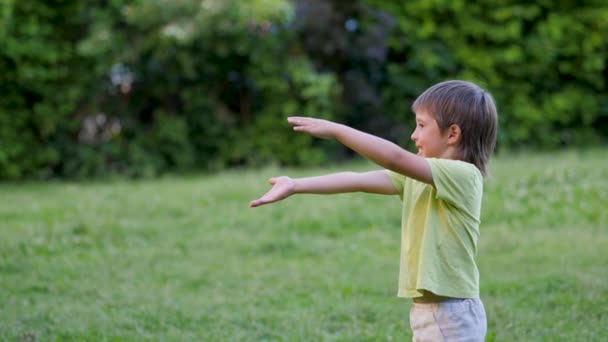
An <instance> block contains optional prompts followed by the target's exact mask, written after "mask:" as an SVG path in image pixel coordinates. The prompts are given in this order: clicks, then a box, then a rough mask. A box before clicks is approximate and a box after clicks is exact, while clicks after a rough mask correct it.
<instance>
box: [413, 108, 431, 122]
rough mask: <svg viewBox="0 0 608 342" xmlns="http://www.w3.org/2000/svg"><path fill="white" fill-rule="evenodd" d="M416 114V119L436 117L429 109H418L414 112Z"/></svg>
mask: <svg viewBox="0 0 608 342" xmlns="http://www.w3.org/2000/svg"><path fill="white" fill-rule="evenodd" d="M414 114H416V120H433V119H435V116H434V115H432V114H430V113H429V112H427V111H424V110H417V111H415V112H414Z"/></svg>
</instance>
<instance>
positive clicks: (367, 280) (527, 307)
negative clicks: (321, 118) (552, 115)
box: [0, 150, 608, 341]
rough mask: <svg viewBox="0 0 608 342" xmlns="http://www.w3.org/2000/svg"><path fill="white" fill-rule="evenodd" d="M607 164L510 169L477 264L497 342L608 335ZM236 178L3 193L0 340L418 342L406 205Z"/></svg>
mask: <svg viewBox="0 0 608 342" xmlns="http://www.w3.org/2000/svg"><path fill="white" fill-rule="evenodd" d="M606 156H607V155H606V151H605V150H592V151H583V152H580V151H568V152H562V153H554V154H541V155H536V154H532V153H528V154H521V155H502V156H498V157H497V158H495V160H494V162H493V177H492V178H491V179H488V180H487V182H486V188H485V193H486V196H485V200H484V209H483V226H482V234H481V242H480V252H479V257H478V260H479V265H480V269H481V275H482V278H481V279H482V283H481V293H482V299H483V300H484V302H485V305H486V311H487V314H488V339H487V340H488V341H606V340H607V339H608V210H607V203H608V168H607V166H608V163H607V162H606ZM349 169H354V170H369V169H374V166H373V165H371V164H368V163H363V162H361V163H358V164H349V165H343V166H334V167H332V168H331V169H329V168H328V169H310V170H279V169H276V168H268V169H264V170H258V171H233V172H226V173H223V174H220V175H201V176H195V177H193V176H190V177H168V178H163V179H160V180H146V181H135V182H132V181H113V182H99V183H84V184H83V183H26V184H4V185H2V186H0V189H1V191H0V196H1V198H0V201H1V203H2V205H1V206H0V222H1V225H0V227H1V228H0V229H1V231H0V234H1V235H0V236H1V239H0V339H1V340H6V341H143V340H150V341H405V340H410V339H411V334H410V329H409V321H408V314H409V307H410V303H409V301H407V300H404V299H401V298H397V297H396V291H397V278H398V264H399V260H398V256H399V248H400V244H399V239H400V202H399V200H398V197H392V196H377V195H367V194H342V195H333V196H321V195H301V196H295V197H292V198H290V199H288V200H287V201H284V202H281V203H277V204H274V205H270V206H266V207H260V208H256V209H250V208H248V203H249V201H250V200H251V199H253V198H255V197H257V196H259V195H261V194H262V193H263V192H265V191H266V190H267V188H268V186H267V183H266V180H267V179H268V178H269V177H271V176H274V175H277V174H283V173H285V174H289V175H292V176H309V175H317V174H321V173H325V172H333V171H340V170H349Z"/></svg>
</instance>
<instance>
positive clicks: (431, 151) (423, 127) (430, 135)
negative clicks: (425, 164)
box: [411, 112, 448, 158]
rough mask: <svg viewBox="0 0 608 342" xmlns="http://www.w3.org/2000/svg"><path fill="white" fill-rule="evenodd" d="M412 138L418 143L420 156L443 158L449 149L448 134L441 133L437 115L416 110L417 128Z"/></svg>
mask: <svg viewBox="0 0 608 342" xmlns="http://www.w3.org/2000/svg"><path fill="white" fill-rule="evenodd" d="M411 138H412V140H413V141H414V142H415V143H416V147H417V148H418V155H419V156H423V157H425V158H441V157H445V154H446V153H447V151H448V142H447V138H448V134H447V132H446V134H441V132H440V130H439V125H438V124H437V121H436V120H435V117H434V116H433V115H431V114H429V113H426V112H416V129H415V130H414V133H412V137H411Z"/></svg>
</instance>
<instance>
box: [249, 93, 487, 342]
mask: <svg viewBox="0 0 608 342" xmlns="http://www.w3.org/2000/svg"><path fill="white" fill-rule="evenodd" d="M412 110H413V111H414V112H415V114H416V129H415V130H414V133H413V134H412V136H411V138H412V140H413V141H414V142H415V143H416V147H417V148H418V153H417V154H414V153H411V152H408V151H406V150H404V149H402V148H401V147H399V146H397V145H395V144H393V143H391V142H389V141H387V140H384V139H381V138H378V137H375V136H373V135H369V134H366V133H363V132H360V131H357V130H355V129H353V128H350V127H347V126H344V125H341V124H338V123H334V122H330V121H326V120H320V119H313V118H302V117H291V118H289V119H288V122H289V123H290V124H291V125H293V129H294V130H295V131H298V132H303V133H308V134H311V135H313V136H316V137H319V138H326V139H336V140H338V141H339V142H341V143H342V144H344V145H345V146H347V147H349V148H351V149H352V150H354V151H356V152H357V153H359V154H361V155H362V156H364V157H366V158H368V159H369V160H371V161H373V162H375V163H376V164H378V165H380V166H382V167H383V168H384V170H378V171H371V172H362V173H355V172H343V173H336V174H330V175H325V176H320V177H310V178H299V179H291V178H289V177H286V176H282V177H277V178H271V179H270V184H272V185H273V187H272V188H271V189H270V191H268V192H267V193H266V194H265V195H264V196H262V197H261V198H259V199H257V200H254V201H252V202H251V203H250V206H251V207H257V206H260V205H263V204H267V203H273V202H276V201H279V200H282V199H284V198H287V197H289V196H290V195H293V194H296V193H313V194H335V193H344V192H357V191H362V192H368V193H376V194H385V195H399V196H400V197H401V199H402V201H403V210H402V228H401V229H402V233H401V260H400V275H399V292H398V295H399V296H400V297H406V298H413V302H414V303H413V305H412V308H411V310H410V325H411V328H412V333H413V339H414V341H444V340H445V341H483V340H484V338H485V335H486V329H487V323H486V315H485V310H484V307H483V303H482V302H481V300H480V299H479V272H478V269H477V265H476V263H475V256H476V254H477V241H478V237H479V223H480V214H481V200H482V194H483V176H485V175H486V173H487V167H488V162H489V159H490V156H491V154H492V152H493V150H494V147H495V145H496V131H497V125H498V122H497V121H498V119H497V111H496V106H495V104H494V100H493V98H492V96H491V95H490V94H489V93H487V92H486V91H485V90H483V89H481V88H479V87H478V86H477V85H475V84H473V83H470V82H465V81H446V82H442V83H439V84H436V85H434V86H432V87H431V88H429V89H427V90H426V91H425V92H424V93H422V95H420V96H419V97H418V99H416V101H415V102H414V104H413V105H412Z"/></svg>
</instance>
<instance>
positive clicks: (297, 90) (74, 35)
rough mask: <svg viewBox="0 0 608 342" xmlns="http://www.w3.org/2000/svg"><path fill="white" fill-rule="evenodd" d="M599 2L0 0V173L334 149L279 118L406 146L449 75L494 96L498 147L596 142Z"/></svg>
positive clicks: (54, 172)
mask: <svg viewBox="0 0 608 342" xmlns="http://www.w3.org/2000/svg"><path fill="white" fill-rule="evenodd" d="M607 18H608V4H607V3H606V2H605V1H583V2H580V1H579V2H576V1H550V0H539V1H535V2H533V3H525V2H524V3H522V2H521V1H515V0H480V1H476V2H474V3H469V2H466V1H464V0H411V1H389V0H353V1H341V0H293V1H288V0H248V1H238V0H91V1H89V0H87V1H85V0H73V1H62V0H47V1H39V0H18V1H17V0H4V1H2V2H0V47H1V49H0V94H1V96H0V179H4V180H16V179H32V178H35V179H48V178H57V177H59V178H91V177H100V176H111V175H121V176H128V177H147V176H155V175H159V174H163V173H167V172H188V171H201V170H204V171H216V170H220V169H223V168H228V167H236V166H258V165H262V164H267V163H273V164H279V165H289V166H314V165H319V164H322V163H324V162H327V161H330V160H343V159H346V158H348V157H349V156H350V155H349V152H348V151H346V150H344V149H343V148H342V147H340V146H337V144H320V143H319V142H318V141H315V140H314V139H311V138H310V137H308V136H305V135H294V134H292V132H291V130H290V129H288V127H287V125H286V122H285V118H286V117H287V116H289V115H306V116H308V115H310V116H318V117H324V118H331V119H334V120H338V121H341V122H344V123H346V124H349V125H352V126H354V127H356V128H359V129H362V130H365V131H368V132H371V133H374V134H377V135H380V136H382V137H385V138H387V139H390V140H392V141H395V142H397V143H400V144H402V145H403V146H407V144H408V140H409V135H410V133H409V132H410V131H411V129H412V125H413V119H412V115H411V112H410V105H411V102H412V101H413V100H414V99H415V97H416V96H417V95H418V94H420V93H421V92H422V91H423V90H424V89H426V88H427V87H429V86H430V85H432V84H434V83H436V82H439V81H442V80H445V79H467V80H471V81H474V82H477V83H478V84H480V85H481V86H483V87H485V88H487V89H488V90H489V91H490V92H492V93H493V95H494V96H495V98H496V100H497V103H498V106H499V113H500V120H501V129H500V133H499V149H520V148H522V147H525V148H526V149H529V148H534V149H545V150H546V149H549V150H550V149H557V148H562V147H579V146H592V145H600V144H604V143H606V141H607V137H608V93H607V92H606V82H607V81H606V79H607V77H608V67H607V61H608V34H607V33H608V19H607Z"/></svg>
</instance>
